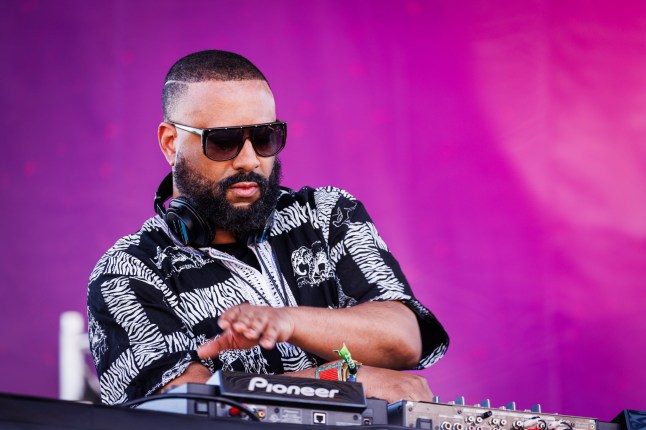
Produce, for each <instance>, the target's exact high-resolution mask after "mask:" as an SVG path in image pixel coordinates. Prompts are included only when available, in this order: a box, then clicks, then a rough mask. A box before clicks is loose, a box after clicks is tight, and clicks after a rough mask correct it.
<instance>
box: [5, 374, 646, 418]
mask: <svg viewBox="0 0 646 430" xmlns="http://www.w3.org/2000/svg"><path fill="white" fill-rule="evenodd" d="M316 426H318V427H321V426H362V427H365V428H366V429H368V428H369V429H384V430H386V429H388V430H403V429H404V428H408V429H410V428H414V429H426V430H642V429H646V412H642V411H631V410H626V411H623V412H622V414H620V415H619V416H618V417H617V418H616V419H615V420H613V422H602V421H599V420H597V419H595V418H586V417H577V416H570V415H561V414H550V413H543V412H542V411H541V408H540V406H538V405H536V406H535V407H533V408H532V409H531V410H522V411H521V410H516V408H515V405H514V404H513V403H510V404H508V405H505V406H504V407H499V408H493V407H491V405H490V404H489V401H483V402H481V403H479V404H477V405H473V406H470V405H467V404H465V401H464V399H463V398H460V399H457V400H456V401H452V402H448V403H442V402H440V401H439V399H437V398H436V399H434V401H432V402H414V401H408V400H401V401H398V402H395V403H391V404H387V402H386V401H385V400H380V399H372V398H366V396H365V393H364V391H363V386H362V385H361V384H360V383H352V382H337V381H325V380H319V379H306V378H294V377H288V376H282V375H258V374H247V373H237V372H221V371H220V372H217V373H215V374H214V375H213V377H212V378H211V379H210V380H209V381H208V382H207V383H206V384H184V385H181V386H178V387H173V388H172V389H170V390H168V391H167V392H165V393H163V394H160V395H154V396H149V397H145V398H143V399H138V400H135V401H132V402H129V403H126V404H124V405H122V406H105V405H88V404H82V403H79V402H69V401H61V400H54V399H43V398H34V397H27V396H16V395H6V394H2V393H0V428H2V429H3V430H4V429H14V428H16V429H29V430H31V429H34V430H36V429H38V430H42V429H44V428H50V429H57V430H59V429H87V430H94V429H97V430H98V429H101V430H104V429H118V430H142V429H146V428H155V429H156V430H166V429H168V430H171V429H172V430H176V429H178V428H191V430H202V429H204V430H207V429H208V430H212V429H217V430H228V429H232V430H233V429H235V430H274V429H282V428H287V427H289V428H290V429H292V430H298V429H303V430H311V429H312V428H313V427H316Z"/></svg>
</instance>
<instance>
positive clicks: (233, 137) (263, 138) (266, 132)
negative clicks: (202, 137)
mask: <svg viewBox="0 0 646 430" xmlns="http://www.w3.org/2000/svg"><path fill="white" fill-rule="evenodd" d="M245 129H247V131H245ZM247 133H248V134H247ZM286 134H287V128H286V126H285V124H281V123H276V124H269V125H263V126H255V127H243V128H240V129H236V128H234V129H225V130H218V129H214V130H211V131H210V132H209V134H208V135H207V137H206V156H207V157H209V158H210V159H211V160H214V161H225V160H231V159H232V158H235V157H236V156H237V155H238V153H239V152H240V150H241V149H242V145H244V142H245V140H246V139H247V136H249V137H251V142H252V143H253V147H254V150H255V151H256V153H257V154H258V155H260V156H261V157H271V156H273V155H276V154H278V153H279V152H280V151H281V149H283V147H284V146H285V137H286Z"/></svg>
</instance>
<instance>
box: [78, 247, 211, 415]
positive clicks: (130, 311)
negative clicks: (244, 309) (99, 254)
mask: <svg viewBox="0 0 646 430" xmlns="http://www.w3.org/2000/svg"><path fill="white" fill-rule="evenodd" d="M177 300H178V299H177V296H176V295H175V294H174V293H173V292H172V291H170V289H169V288H168V287H167V286H166V285H165V283H164V282H163V281H162V279H161V277H160V276H159V274H158V273H156V272H155V271H154V270H153V268H151V267H150V266H147V265H145V264H144V263H143V262H142V261H141V260H139V259H137V258H135V257H134V256H132V255H130V254H128V253H126V252H124V251H123V250H116V251H115V250H111V251H108V253H106V254H105V255H104V256H103V258H102V259H101V260H100V261H99V262H98V263H97V266H96V268H95V269H94V271H93V273H92V275H91V277H90V282H89V287H88V297H87V305H88V306H87V310H88V335H89V338H90V349H91V352H92V356H93V358H94V362H95V365H96V368H97V373H98V376H99V381H100V386H101V399H102V401H103V403H107V404H119V403H123V402H126V401H129V400H133V399H137V398H140V397H144V396H147V395H150V394H153V393H154V392H155V391H156V390H158V389H159V388H161V387H163V386H164V385H165V384H167V383H168V382H170V381H171V380H173V379H175V378H176V377H177V376H179V375H181V374H182V373H183V372H184V370H185V369H186V368H187V367H188V365H189V364H190V363H191V362H194V361H199V357H198V356H197V353H196V352H195V347H196V342H195V339H194V337H193V336H192V335H191V334H190V333H189V332H188V331H187V330H186V328H185V327H186V326H185V324H183V322H182V321H181V319H180V318H179V317H178V316H177V314H176V313H174V312H173V311H172V309H173V307H174V306H177Z"/></svg>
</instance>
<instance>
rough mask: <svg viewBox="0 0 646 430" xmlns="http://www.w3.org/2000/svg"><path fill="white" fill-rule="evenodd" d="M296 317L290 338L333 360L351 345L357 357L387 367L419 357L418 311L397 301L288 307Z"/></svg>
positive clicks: (414, 361)
mask: <svg viewBox="0 0 646 430" xmlns="http://www.w3.org/2000/svg"><path fill="white" fill-rule="evenodd" d="M284 311H285V312H288V313H289V315H290V317H291V318H292V319H293V321H294V332H293V333H292V336H291V337H290V338H289V342H290V343H292V344H294V345H296V346H299V347H300V348H302V349H304V350H306V351H308V352H310V353H313V354H316V355H318V356H320V357H323V358H325V359H327V360H334V359H336V358H338V356H337V355H336V354H335V353H334V352H333V350H335V349H340V348H341V346H342V344H343V343H344V342H345V344H346V345H347V346H348V348H349V349H350V351H351V352H352V356H353V358H354V359H356V360H358V361H361V362H363V363H365V364H366V365H370V366H376V367H383V368H388V369H410V368H412V367H414V366H415V365H416V364H417V362H418V361H419V359H420V355H421V350H422V342H421V339H420V332H419V326H418V324H417V319H416V317H415V314H414V313H413V312H412V311H411V310H410V309H408V308H407V307H406V306H405V305H404V304H402V303H400V302H395V301H385V302H369V303H364V304H361V305H357V306H354V307H351V308H342V309H326V308H312V307H293V308H285V309H284Z"/></svg>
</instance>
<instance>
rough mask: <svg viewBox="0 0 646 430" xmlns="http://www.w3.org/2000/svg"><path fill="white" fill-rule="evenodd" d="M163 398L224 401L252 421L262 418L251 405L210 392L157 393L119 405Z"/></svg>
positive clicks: (125, 405) (124, 405) (137, 403)
mask: <svg viewBox="0 0 646 430" xmlns="http://www.w3.org/2000/svg"><path fill="white" fill-rule="evenodd" d="M163 399H190V400H211V401H215V402H220V403H224V404H225V405H229V406H233V407H236V408H238V409H240V410H241V411H242V412H244V413H245V414H247V416H248V417H249V418H250V419H251V420H252V421H260V418H258V416H257V415H256V413H255V412H254V411H253V410H251V409H250V408H249V407H247V406H245V405H243V404H242V403H239V402H236V401H235V400H231V399H228V398H226V397H219V396H209V395H208V394H197V393H166V394H155V395H152V396H148V397H141V398H139V399H135V400H131V401H129V402H125V403H122V404H120V405H118V406H120V407H123V408H129V407H132V406H137V405H141V404H143V403H147V402H151V401H153V400H163Z"/></svg>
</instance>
